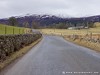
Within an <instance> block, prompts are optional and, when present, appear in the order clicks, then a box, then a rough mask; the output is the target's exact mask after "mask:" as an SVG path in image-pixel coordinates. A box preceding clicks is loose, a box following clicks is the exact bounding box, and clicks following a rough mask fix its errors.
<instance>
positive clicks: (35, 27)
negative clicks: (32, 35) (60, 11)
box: [31, 21, 40, 29]
mask: <svg viewBox="0 0 100 75" xmlns="http://www.w3.org/2000/svg"><path fill="white" fill-rule="evenodd" d="M31 28H32V29H38V28H40V23H39V22H36V21H32V25H31Z"/></svg>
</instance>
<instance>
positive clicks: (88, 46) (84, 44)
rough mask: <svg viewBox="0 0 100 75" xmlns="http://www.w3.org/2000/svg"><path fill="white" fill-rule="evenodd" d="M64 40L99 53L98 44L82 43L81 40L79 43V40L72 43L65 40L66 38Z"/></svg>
mask: <svg viewBox="0 0 100 75" xmlns="http://www.w3.org/2000/svg"><path fill="white" fill-rule="evenodd" d="M64 38H65V39H66V40H67V41H70V42H73V43H75V44H78V45H80V46H84V47H87V48H90V49H92V50H95V51H98V52H100V44H99V43H93V42H89V41H84V40H81V41H80V40H79V39H77V40H75V41H73V40H71V39H68V38H66V37H64Z"/></svg>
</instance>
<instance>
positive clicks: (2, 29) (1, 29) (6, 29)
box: [0, 25, 25, 35]
mask: <svg viewBox="0 0 100 75" xmlns="http://www.w3.org/2000/svg"><path fill="white" fill-rule="evenodd" d="M24 33H25V28H22V27H13V26H5V25H0V34H1V35H2V34H24Z"/></svg>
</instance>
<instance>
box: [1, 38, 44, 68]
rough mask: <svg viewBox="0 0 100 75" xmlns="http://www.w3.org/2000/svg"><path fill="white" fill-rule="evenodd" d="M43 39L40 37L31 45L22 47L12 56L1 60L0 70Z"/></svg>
mask: <svg viewBox="0 0 100 75" xmlns="http://www.w3.org/2000/svg"><path fill="white" fill-rule="evenodd" d="M41 39H42V38H40V39H38V40H37V41H35V42H34V43H32V44H30V45H29V46H26V47H24V48H22V49H20V50H19V51H17V52H15V53H13V54H12V55H11V56H10V57H7V59H6V60H5V61H3V62H0V70H1V69H3V68H4V67H6V66H7V65H8V64H10V63H11V62H12V61H14V60H15V59H17V58H19V57H21V56H23V55H24V54H25V53H27V52H28V51H29V50H30V49H31V48H32V47H33V46H35V45H36V44H38V43H39V42H40V41H41Z"/></svg>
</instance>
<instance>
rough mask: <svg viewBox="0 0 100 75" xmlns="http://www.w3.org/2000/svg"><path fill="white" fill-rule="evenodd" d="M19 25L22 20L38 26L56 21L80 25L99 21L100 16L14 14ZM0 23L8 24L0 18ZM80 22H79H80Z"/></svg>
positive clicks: (56, 22)
mask: <svg viewBox="0 0 100 75" xmlns="http://www.w3.org/2000/svg"><path fill="white" fill-rule="evenodd" d="M16 19H17V21H18V23H19V26H21V27H22V26H23V23H24V22H28V23H29V25H30V27H31V25H32V22H33V21H36V22H38V23H39V25H40V26H51V25H53V24H58V23H69V24H70V26H74V25H76V24H77V23H78V24H77V25H82V23H84V24H86V23H87V22H93V23H94V22H100V16H90V17H81V18H61V17H57V16H54V15H27V16H16ZM0 23H2V24H9V22H8V19H0ZM80 23H81V24H80Z"/></svg>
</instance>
